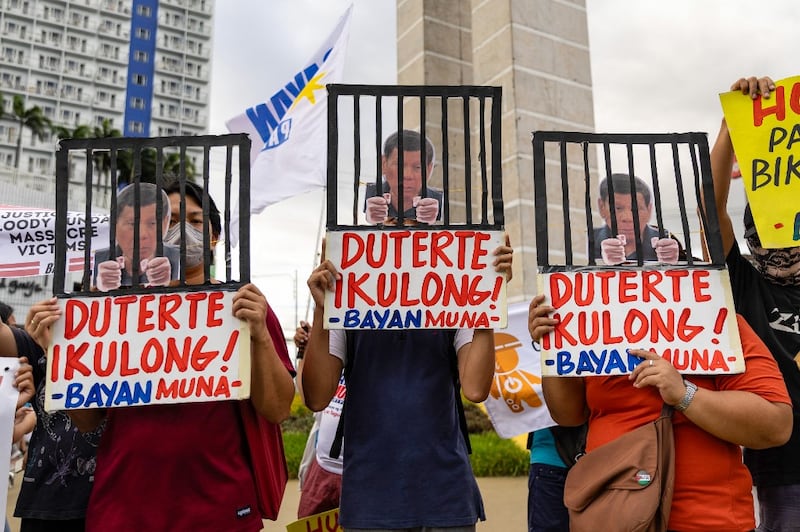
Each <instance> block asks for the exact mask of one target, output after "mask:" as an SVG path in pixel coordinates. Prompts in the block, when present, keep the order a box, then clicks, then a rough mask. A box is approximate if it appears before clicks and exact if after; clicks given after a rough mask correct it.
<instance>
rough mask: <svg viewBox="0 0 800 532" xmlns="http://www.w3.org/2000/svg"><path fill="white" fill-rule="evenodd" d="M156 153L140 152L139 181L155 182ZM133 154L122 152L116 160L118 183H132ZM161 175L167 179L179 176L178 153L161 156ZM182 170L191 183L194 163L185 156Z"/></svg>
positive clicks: (152, 150)
mask: <svg viewBox="0 0 800 532" xmlns="http://www.w3.org/2000/svg"><path fill="white" fill-rule="evenodd" d="M156 154H157V152H156V150H155V149H153V148H147V149H144V150H142V153H141V157H140V164H141V170H140V171H141V173H140V175H141V180H142V181H143V182H146V183H155V181H156V166H157V161H156V158H157V155H156ZM133 162H134V161H133V152H132V151H127V150H126V151H123V152H120V154H119V159H118V160H117V168H119V179H120V182H126V183H130V182H131V181H133ZM161 169H162V175H163V176H164V177H165V178H166V179H169V178H170V177H173V178H175V177H177V176H179V175H180V169H181V155H180V153H178V152H173V153H168V154H164V155H163V161H162V163H161ZM184 170H185V172H186V177H187V178H188V179H189V180H190V181H191V180H193V179H194V177H195V175H196V171H195V167H194V163H192V160H191V159H190V158H189V157H188V156H187V157H186V158H185V159H184Z"/></svg>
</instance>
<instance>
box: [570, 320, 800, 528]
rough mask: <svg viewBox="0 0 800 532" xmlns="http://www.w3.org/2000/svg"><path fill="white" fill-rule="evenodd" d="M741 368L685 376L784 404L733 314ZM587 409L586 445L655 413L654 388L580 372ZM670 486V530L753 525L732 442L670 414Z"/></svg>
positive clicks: (769, 366)
mask: <svg viewBox="0 0 800 532" xmlns="http://www.w3.org/2000/svg"><path fill="white" fill-rule="evenodd" d="M737 321H738V325H739V335H740V336H741V339H742V351H743V352H744V358H745V367H746V370H745V372H744V373H742V374H738V375H718V376H692V377H690V380H691V381H692V382H693V383H695V384H696V385H697V386H698V387H699V388H706V389H709V390H739V391H749V392H753V393H756V394H758V395H760V396H761V397H763V398H765V399H766V400H768V401H771V402H778V403H786V404H789V405H791V401H790V399H789V394H788V393H787V391H786V385H785V384H784V382H783V377H781V374H780V372H779V371H778V366H777V364H776V363H775V360H774V359H773V358H772V355H771V354H770V352H769V351H768V350H767V348H766V346H765V345H764V343H763V342H762V341H761V340H760V339H759V338H758V336H756V334H755V333H754V332H753V330H752V329H751V328H750V326H749V325H748V324H747V322H746V321H745V320H744V318H742V317H741V316H738V315H737ZM585 384H586V401H587V404H588V406H589V409H590V414H589V434H588V436H587V442H586V448H587V450H588V451H591V450H592V449H594V448H595V447H598V446H600V445H602V444H604V443H607V442H609V441H611V440H613V439H614V438H617V437H618V436H620V435H622V434H624V433H626V432H629V431H631V430H633V429H634V428H636V427H639V426H641V425H642V424H644V422H646V421H653V420H655V419H656V418H658V416H659V414H660V412H661V406H662V404H663V402H662V400H661V396H660V395H659V393H658V390H657V389H655V388H651V387H648V388H644V389H637V388H634V387H633V384H632V382H631V381H629V380H628V378H627V376H619V377H587V378H586V379H585ZM673 426H674V432H675V486H674V497H673V500H672V510H671V513H670V519H669V529H670V530H680V531H681V532H691V531H702V532H709V531H710V530H713V531H715V532H727V531H731V532H741V531H743V530H751V529H753V528H755V517H754V512H753V497H752V492H751V490H752V479H751V477H750V473H749V471H748V470H747V468H746V467H745V466H744V464H742V451H741V448H740V447H739V446H738V445H735V444H733V443H729V442H726V441H723V440H720V439H719V438H717V437H715V436H712V435H711V434H709V433H707V432H706V431H704V430H702V429H700V428H699V427H697V426H696V425H695V424H694V423H692V422H691V421H689V419H688V418H687V417H686V416H684V415H683V414H681V413H680V412H677V411H676V412H675V413H674V414H673Z"/></svg>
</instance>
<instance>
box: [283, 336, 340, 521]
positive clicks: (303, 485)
mask: <svg viewBox="0 0 800 532" xmlns="http://www.w3.org/2000/svg"><path fill="white" fill-rule="evenodd" d="M310 331H311V325H310V324H309V323H308V322H306V321H301V322H300V327H298V328H297V331H296V332H295V335H294V344H295V346H296V347H297V389H298V392H299V393H300V397H303V385H302V381H303V379H302V375H303V358H304V357H305V350H306V346H307V345H308V335H309V332H310ZM345 393H346V387H345V383H344V377H342V379H341V381H340V383H339V388H338V389H337V391H336V394H335V395H334V397H333V399H331V402H330V403H329V404H328V407H327V408H325V409H324V410H323V411H322V412H315V413H314V426H313V427H312V428H311V431H310V432H309V436H308V443H307V444H306V452H307V453H308V454H309V457H308V460H307V461H306V455H305V454H304V455H303V462H305V463H301V464H300V471H298V479H299V480H300V502H299V504H298V506H297V518H298V519H302V518H304V517H309V516H311V515H315V514H318V513H322V512H327V511H329V510H333V509H334V508H338V507H339V499H340V497H341V492H342V457H341V455H340V456H339V457H337V458H333V457H332V456H331V455H330V448H331V443H332V441H333V440H334V438H335V435H336V428H337V426H338V421H339V416H340V415H341V412H342V404H343V402H344V397H345ZM304 465H305V467H304Z"/></svg>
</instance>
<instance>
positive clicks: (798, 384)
mask: <svg viewBox="0 0 800 532" xmlns="http://www.w3.org/2000/svg"><path fill="white" fill-rule="evenodd" d="M730 90H732V91H739V92H741V93H742V98H750V99H756V98H759V97H763V98H764V99H769V98H770V97H771V95H772V93H773V91H774V90H775V83H774V82H773V81H772V79H770V78H769V77H766V76H765V77H761V78H757V77H749V78H740V79H738V80H737V81H735V82H734V83H733V85H731V88H730ZM765 105H766V104H765ZM733 163H734V152H733V145H732V143H731V138H730V134H729V132H728V127H727V123H726V122H725V120H724V119H723V120H722V125H721V126H720V131H719V135H718V136H717V140H716V142H715V143H714V147H713V149H712V150H711V169H712V175H713V178H714V194H715V201H716V207H717V218H718V219H719V225H720V234H721V235H722V245H723V250H724V252H725V254H726V262H727V265H728V272H729V274H730V279H731V289H732V292H733V301H734V305H735V306H736V311H737V312H738V313H740V314H741V315H742V316H744V318H745V319H746V320H747V322H748V323H750V324H751V325H752V327H753V330H755V332H756V333H757V334H758V335H759V337H760V338H761V339H762V340H763V341H764V343H765V344H766V345H767V347H768V348H769V350H770V352H771V353H772V356H773V357H774V358H775V360H776V362H777V364H778V367H779V368H780V370H781V373H782V374H783V379H784V382H785V383H786V386H787V388H788V390H789V395H790V396H791V398H792V407H793V416H794V425H793V430H792V434H791V438H790V439H789V441H788V442H786V443H785V444H784V445H781V446H777V447H773V448H771V449H760V448H758V447H750V446H748V447H749V448H747V449H745V452H744V461H745V464H747V467H748V468H749V469H750V473H751V474H752V476H753V483H754V484H755V486H756V493H757V496H758V506H759V516H760V525H759V530H763V531H770V532H771V531H788V530H799V529H800V502H798V501H800V417H799V416H800V369H798V365H797V360H798V359H797V353H799V352H800V329H799V328H798V327H797V326H796V324H797V323H798V320H800V310H798V309H800V275H798V271H800V247H790V248H782V249H764V248H763V247H762V246H761V241H760V239H759V236H758V232H757V231H756V228H755V224H754V223H753V215H752V213H751V211H750V207H749V206H748V207H747V208H746V210H745V215H744V228H745V233H744V236H745V240H746V242H747V246H748V248H749V249H750V253H751V254H752V258H753V260H754V263H755V265H753V264H752V263H751V262H750V261H748V260H747V259H746V258H744V257H743V256H742V254H741V252H740V251H739V245H738V243H737V242H736V237H735V235H734V231H733V222H732V221H731V217H730V215H729V214H728V211H727V204H728V192H729V190H730V182H731V172H732V168H733ZM790 199H791V198H787V201H789V200H790ZM787 425H788V424H787Z"/></svg>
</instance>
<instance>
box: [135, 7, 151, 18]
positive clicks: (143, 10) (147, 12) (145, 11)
mask: <svg viewBox="0 0 800 532" xmlns="http://www.w3.org/2000/svg"><path fill="white" fill-rule="evenodd" d="M136 13H137V14H138V15H141V16H143V17H152V16H153V10H152V9H150V6H136Z"/></svg>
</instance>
